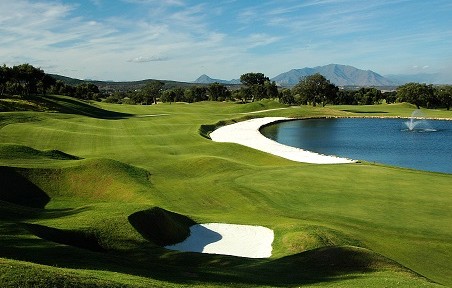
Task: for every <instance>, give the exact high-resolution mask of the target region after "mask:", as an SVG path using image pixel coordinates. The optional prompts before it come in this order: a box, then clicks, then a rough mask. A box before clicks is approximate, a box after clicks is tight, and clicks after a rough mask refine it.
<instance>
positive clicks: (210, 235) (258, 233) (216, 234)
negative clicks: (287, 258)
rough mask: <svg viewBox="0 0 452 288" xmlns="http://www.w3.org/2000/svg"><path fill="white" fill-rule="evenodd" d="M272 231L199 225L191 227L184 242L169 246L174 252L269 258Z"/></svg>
mask: <svg viewBox="0 0 452 288" xmlns="http://www.w3.org/2000/svg"><path fill="white" fill-rule="evenodd" d="M273 239H274V233H273V230H271V229H269V228H266V227H262V226H250V225H233V224H223V223H206V224H197V225H193V226H191V227H190V236H189V237H188V238H187V239H185V241H183V242H181V243H178V244H175V245H171V246H166V247H165V248H167V249H171V250H178V251H184V252H200V253H208V254H222V255H232V256H239V257H248V258H268V257H270V256H271V254H272V243H273Z"/></svg>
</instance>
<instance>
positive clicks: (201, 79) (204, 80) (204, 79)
mask: <svg viewBox="0 0 452 288" xmlns="http://www.w3.org/2000/svg"><path fill="white" fill-rule="evenodd" d="M215 82H217V83H221V84H228V85H236V84H240V80H238V79H232V80H229V81H228V80H221V79H213V78H210V77H209V76H207V75H206V74H203V75H201V76H199V77H198V79H196V80H195V81H193V83H196V84H212V83H215Z"/></svg>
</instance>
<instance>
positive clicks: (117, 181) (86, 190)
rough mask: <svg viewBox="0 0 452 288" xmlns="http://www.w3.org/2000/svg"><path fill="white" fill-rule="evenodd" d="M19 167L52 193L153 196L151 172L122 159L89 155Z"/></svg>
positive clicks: (92, 196) (98, 196)
mask: <svg viewBox="0 0 452 288" xmlns="http://www.w3.org/2000/svg"><path fill="white" fill-rule="evenodd" d="M18 171H19V172H20V173H21V174H22V175H24V177H26V178H27V179H29V180H30V181H31V182H33V183H35V184H36V185H37V186H39V187H40V188H41V189H42V190H43V191H46V193H48V194H49V195H50V197H55V196H73V197H81V198H86V199H92V200H106V199H110V200H121V201H124V200H131V199H138V200H139V199H142V198H140V197H143V196H146V195H148V196H151V194H150V193H146V192H149V190H151V189H152V185H151V183H150V177H151V174H150V173H149V172H148V171H147V170H144V169H140V168H137V167H134V166H131V165H128V164H125V163H122V162H119V161H115V160H110V159H104V158H101V159H89V160H82V161H80V162H77V163H76V165H72V166H68V167H63V168H30V169H28V168H21V169H18ZM139 194H141V195H139Z"/></svg>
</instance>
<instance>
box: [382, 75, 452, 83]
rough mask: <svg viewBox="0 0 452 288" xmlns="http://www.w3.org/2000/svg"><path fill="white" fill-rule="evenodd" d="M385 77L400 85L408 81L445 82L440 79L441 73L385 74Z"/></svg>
mask: <svg viewBox="0 0 452 288" xmlns="http://www.w3.org/2000/svg"><path fill="white" fill-rule="evenodd" d="M385 77H386V78H387V79H390V80H391V81H393V82H396V83H397V84H400V85H402V84H406V83H409V82H415V83H428V84H444V83H446V82H447V81H444V80H442V79H441V75H440V74H439V73H434V74H429V73H418V74H390V75H385Z"/></svg>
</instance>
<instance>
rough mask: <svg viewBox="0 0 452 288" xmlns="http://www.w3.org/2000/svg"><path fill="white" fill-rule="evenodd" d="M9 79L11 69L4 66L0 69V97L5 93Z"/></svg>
mask: <svg viewBox="0 0 452 288" xmlns="http://www.w3.org/2000/svg"><path fill="white" fill-rule="evenodd" d="M10 78H11V69H10V68H9V67H7V66H6V65H5V64H3V66H1V67H0V96H3V94H4V93H5V91H6V87H7V82H8V81H9V80H10Z"/></svg>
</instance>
